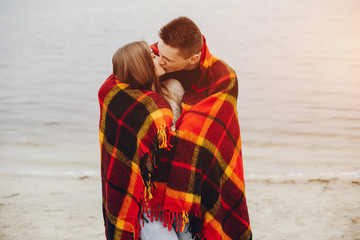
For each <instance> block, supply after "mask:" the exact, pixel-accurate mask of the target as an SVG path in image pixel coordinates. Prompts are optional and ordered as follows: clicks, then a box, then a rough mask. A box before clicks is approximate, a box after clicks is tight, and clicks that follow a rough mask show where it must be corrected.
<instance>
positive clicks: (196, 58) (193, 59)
mask: <svg viewBox="0 0 360 240" xmlns="http://www.w3.org/2000/svg"><path fill="white" fill-rule="evenodd" d="M199 60H200V53H196V54H194V55H192V56H191V57H190V64H195V63H198V61H199Z"/></svg>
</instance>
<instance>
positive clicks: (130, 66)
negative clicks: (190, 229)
mask: <svg viewBox="0 0 360 240" xmlns="http://www.w3.org/2000/svg"><path fill="white" fill-rule="evenodd" d="M112 62H113V74H111V75H110V77H109V78H108V79H107V80H106V81H105V82H104V84H103V85H102V86H101V88H100V90H99V103H100V114H101V115H100V124H99V127H100V130H99V135H100V148H101V178H102V194H103V217H104V222H105V230H106V237H107V239H139V237H140V230H141V227H140V222H139V218H140V221H141V222H146V223H145V224H146V226H145V224H144V225H143V230H142V231H141V238H142V239H149V236H150V235H151V233H154V231H155V232H156V233H155V234H156V236H157V239H160V238H158V237H160V236H159V235H158V234H164V235H163V237H164V238H165V239H178V238H177V237H176V235H174V230H171V229H170V228H169V229H170V230H171V231H168V230H167V229H168V228H164V227H162V228H161V229H160V230H159V232H157V229H156V225H153V224H152V223H153V218H152V214H149V212H148V211H149V209H150V199H151V198H152V195H151V188H152V186H153V182H152V179H151V175H152V174H151V169H152V168H156V166H157V165H158V163H159V162H158V161H159V159H158V152H159V150H160V149H167V148H168V146H169V144H168V139H169V137H168V135H169V129H170V127H171V124H172V117H173V113H172V111H171V108H170V106H169V104H168V102H167V101H166V100H165V99H164V98H163V97H164V95H165V94H164V93H163V90H162V88H161V85H160V82H159V79H158V78H159V76H161V75H162V74H164V73H165V71H164V69H162V67H161V66H160V65H159V63H158V61H157V58H156V57H153V56H152V55H151V52H150V48H149V46H148V45H147V44H146V43H145V42H143V41H141V42H133V43H130V44H127V45H125V46H123V47H122V48H120V49H118V50H117V51H116V52H115V54H114V56H113V60H112ZM152 90H155V92H153V91H152ZM168 97H169V96H168ZM170 99H171V97H170ZM146 216H148V217H146ZM150 216H151V217H150ZM149 219H151V221H149ZM154 224H156V221H155V222H154ZM179 224H181V223H179ZM182 228H183V227H182ZM153 230H154V231H153ZM169 234H170V235H169ZM147 237H148V238H147ZM150 239H151V238H150Z"/></svg>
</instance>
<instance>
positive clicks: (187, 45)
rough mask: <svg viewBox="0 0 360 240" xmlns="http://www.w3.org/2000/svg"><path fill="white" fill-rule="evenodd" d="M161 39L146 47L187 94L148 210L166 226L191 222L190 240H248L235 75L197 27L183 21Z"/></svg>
mask: <svg viewBox="0 0 360 240" xmlns="http://www.w3.org/2000/svg"><path fill="white" fill-rule="evenodd" d="M159 37H160V40H159V42H158V43H156V44H154V45H152V46H151V48H152V50H153V52H154V53H155V54H156V55H158V56H159V63H160V64H161V65H162V67H163V68H164V69H165V70H166V72H167V73H166V74H165V75H164V76H163V77H162V79H163V80H166V79H171V78H172V79H177V80H179V81H180V82H181V84H182V86H183V88H184V89H185V94H184V97H183V102H182V108H183V111H182V114H181V117H180V118H179V120H178V121H177V123H176V129H177V130H176V131H175V132H173V134H172V142H171V143H172V145H173V147H172V149H171V152H170V154H168V155H164V156H163V159H164V160H163V161H160V164H159V167H158V168H157V169H155V172H154V174H153V178H154V179H153V180H154V182H155V186H156V187H155V189H153V192H154V194H153V196H154V198H153V200H152V201H153V203H154V204H153V205H157V206H161V207H162V210H163V212H164V214H165V216H164V218H165V219H164V226H168V227H169V226H170V225H171V224H172V222H173V221H172V220H173V219H174V218H176V219H178V220H180V222H187V216H189V219H190V227H189V231H190V232H191V233H192V234H193V237H194V236H196V238H201V239H208V240H210V239H251V238H252V233H251V228H250V224H249V217H248V211H247V205H246V199H245V184H244V176H243V165H242V153H241V138H240V128H239V123H238V117H237V110H236V109H237V108H236V99H237V94H238V83H237V77H236V74H235V72H234V71H233V70H232V69H231V68H230V67H229V66H228V65H227V64H226V63H224V62H223V61H221V60H220V59H218V58H216V57H214V56H212V55H211V54H210V52H209V50H208V48H207V45H206V40H205V38H204V37H203V36H202V34H201V32H200V30H199V28H198V27H197V26H196V24H195V23H194V22H193V21H191V20H190V19H188V18H186V17H179V18H176V19H174V20H172V21H171V22H169V23H168V24H167V25H165V26H164V27H163V28H162V29H161V30H160V32H159ZM164 172H168V174H166V176H164ZM169 229H170V227H169Z"/></svg>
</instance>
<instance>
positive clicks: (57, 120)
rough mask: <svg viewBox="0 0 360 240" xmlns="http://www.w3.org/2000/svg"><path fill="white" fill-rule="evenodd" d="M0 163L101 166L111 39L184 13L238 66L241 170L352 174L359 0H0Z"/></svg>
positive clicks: (5, 168)
mask: <svg viewBox="0 0 360 240" xmlns="http://www.w3.org/2000/svg"><path fill="white" fill-rule="evenodd" d="M0 6H1V7H0V29H1V32H0V41H1V44H0V56H1V58H0V161H1V168H0V172H1V173H19V174H22V173H30V174H65V175H68V174H75V175H84V174H88V175H99V173H100V169H99V165H100V163H99V162H100V161H99V140H98V119H99V106H98V100H97V91H98V89H99V87H100V86H101V84H102V83H103V81H104V80H105V79H106V78H107V77H108V75H109V74H110V73H111V71H112V65H111V58H112V55H113V53H114V52H115V50H116V49H117V48H118V47H120V46H122V45H124V44H126V43H128V42H132V41H137V40H145V41H147V42H148V43H153V42H155V41H157V39H158V38H157V32H158V30H159V29H160V28H161V27H162V26H163V25H164V24H166V23H167V22H168V21H170V20H171V19H173V18H175V17H177V16H184V15H185V16H188V17H190V18H191V19H193V20H194V21H195V22H196V23H197V24H198V26H199V27H200V29H201V30H202V33H203V34H204V35H205V37H206V39H207V42H208V46H209V48H210V51H211V52H212V53H213V54H214V55H215V56H217V57H220V58H222V59H223V60H224V61H226V62H227V63H228V64H229V65H230V66H232V68H234V69H235V70H236V72H237V74H238V79H239V98H238V113H239V120H240V126H241V132H242V143H243V156H244V165H245V174H246V175H245V177H246V178H249V179H257V178H264V179H269V178H321V177H337V178H342V177H344V178H351V179H357V180H358V179H360V27H359V26H360V1H359V0H347V1H343V0H304V1H290V0H274V1H266V0H255V1H244V0H240V1H239V0H231V1H230V0H224V1H222V2H221V3H219V2H218V1H204V0H201V1H190V0H186V1H174V0H167V1H165V0H159V1H143V2H140V1H95V0H87V1H85V0H75V1H73V0H72V1H70V0H65V1H45V0H33V1H25V0H2V1H1V2H0Z"/></svg>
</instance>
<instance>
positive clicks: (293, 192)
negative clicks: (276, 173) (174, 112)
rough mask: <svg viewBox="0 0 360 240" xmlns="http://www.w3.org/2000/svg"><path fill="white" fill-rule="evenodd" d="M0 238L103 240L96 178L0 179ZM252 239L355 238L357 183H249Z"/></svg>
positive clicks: (359, 230) (358, 233) (359, 224)
mask: <svg viewBox="0 0 360 240" xmlns="http://www.w3.org/2000/svg"><path fill="white" fill-rule="evenodd" d="M0 179H1V181H0V182H1V189H0V190H1V195H0V227H1V230H0V239H4V240H5V239H6V240H18V239H53V240H67V239H69V240H70V239H78V240H82V239H84V240H85V239H86V240H91V239H94V240H95V239H105V237H104V228H103V221H102V215H101V214H102V213H101V185H100V178H99V177H96V176H90V177H89V176H39V175H28V176H26V175H16V176H15V175H4V174H3V175H1V176H0ZM246 184H247V189H246V193H247V199H248V206H249V212H250V218H251V225H252V229H253V233H254V239H260V240H265V239H270V240H271V239H280V240H281V239H318V240H330V239H348V240H356V239H360V198H359V192H360V191H359V190H360V182H358V181H354V180H350V179H310V180H281V181H280V180H279V181H273V180H272V181H271V180H259V181H257V180H249V181H247V183H246Z"/></svg>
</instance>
